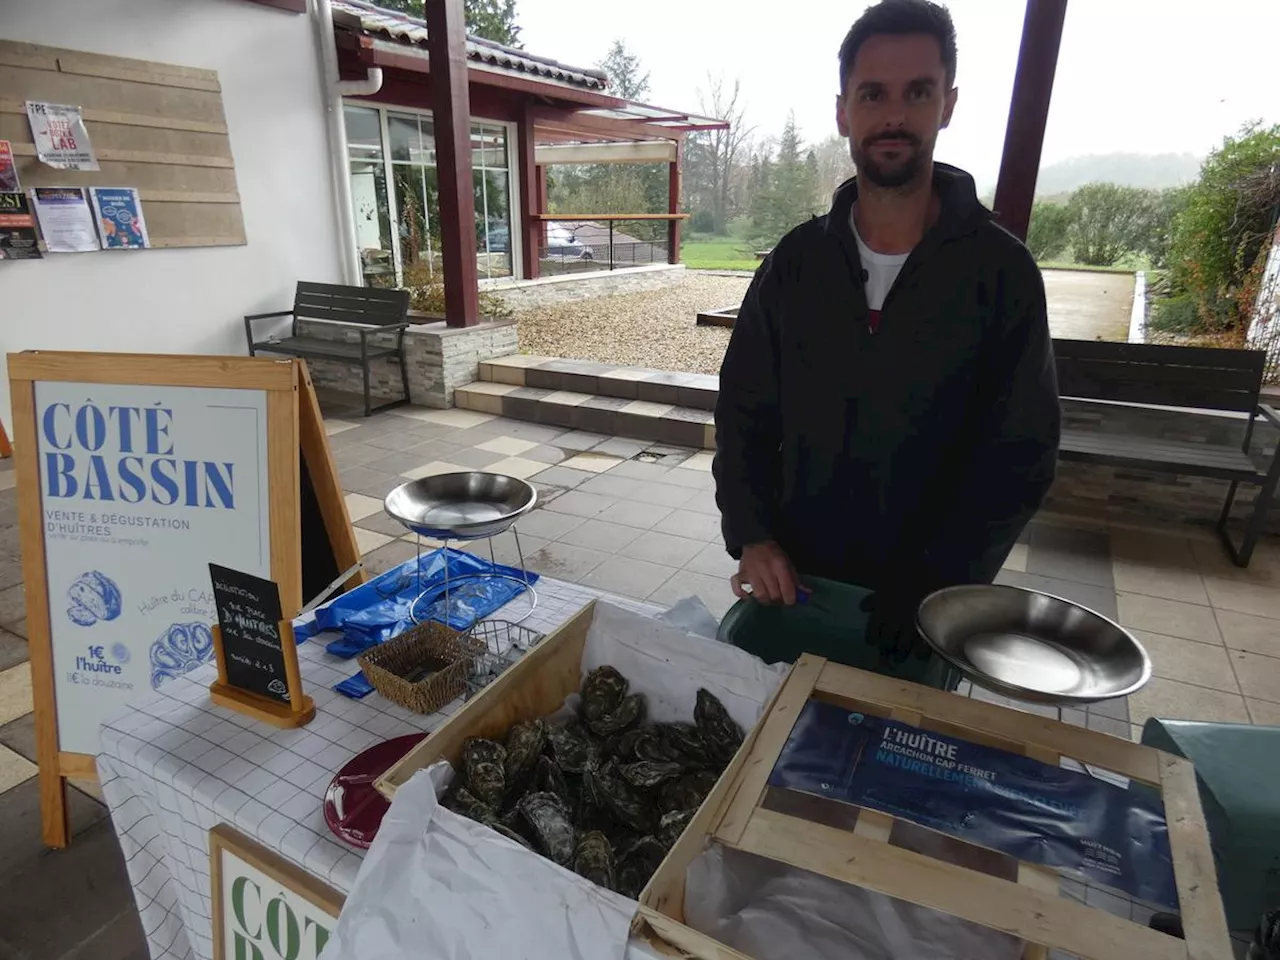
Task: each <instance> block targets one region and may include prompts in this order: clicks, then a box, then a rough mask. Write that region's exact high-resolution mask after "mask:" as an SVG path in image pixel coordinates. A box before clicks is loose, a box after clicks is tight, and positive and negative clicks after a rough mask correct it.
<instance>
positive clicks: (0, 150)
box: [0, 140, 22, 192]
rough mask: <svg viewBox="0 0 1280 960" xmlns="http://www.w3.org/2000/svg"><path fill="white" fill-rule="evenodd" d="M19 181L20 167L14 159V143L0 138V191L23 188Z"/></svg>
mask: <svg viewBox="0 0 1280 960" xmlns="http://www.w3.org/2000/svg"><path fill="white" fill-rule="evenodd" d="M21 189H22V184H21V183H19V182H18V167H17V164H15V163H14V161H13V144H11V143H10V142H9V141H8V140H0V191H4V192H10V191H14V190H21Z"/></svg>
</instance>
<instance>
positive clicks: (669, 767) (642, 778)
mask: <svg viewBox="0 0 1280 960" xmlns="http://www.w3.org/2000/svg"><path fill="white" fill-rule="evenodd" d="M618 772H619V773H620V774H621V775H622V779H623V780H625V781H627V783H629V784H631V785H632V786H633V787H639V788H640V789H642V790H648V789H649V788H651V787H656V786H657V785H658V784H660V783H662V782H663V781H665V780H670V779H671V778H672V777H678V776H680V774H682V773H684V767H682V766H681V765H680V764H678V763H670V762H667V763H664V762H662V761H660V760H639V761H637V762H636V763H624V764H622V765H621V766H619V767H618Z"/></svg>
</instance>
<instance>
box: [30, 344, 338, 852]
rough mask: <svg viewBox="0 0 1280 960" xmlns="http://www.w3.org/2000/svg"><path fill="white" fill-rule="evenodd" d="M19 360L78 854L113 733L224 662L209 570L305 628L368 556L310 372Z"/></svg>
mask: <svg viewBox="0 0 1280 960" xmlns="http://www.w3.org/2000/svg"><path fill="white" fill-rule="evenodd" d="M8 365H9V380H10V385H11V391H12V403H13V430H14V437H13V439H14V454H15V468H16V473H17V478H18V505H19V512H20V534H21V544H22V564H23V581H24V583H25V587H26V602H27V622H28V629H29V634H30V635H29V644H30V656H31V675H32V687H33V694H34V701H35V704H34V706H35V723H36V750H37V754H38V760H39V766H40V805H41V819H42V832H43V838H44V842H45V844H46V845H47V846H50V847H64V846H66V844H67V842H68V825H67V810H66V784H65V782H64V781H65V778H68V777H72V778H93V777H96V775H97V771H96V767H95V762H94V755H95V753H96V751H97V744H98V727H99V724H100V723H101V722H102V721H103V720H105V719H106V718H107V715H109V714H111V713H114V712H118V711H119V710H120V709H121V708H122V707H123V706H124V705H125V704H126V703H128V702H131V701H132V700H134V699H136V698H137V697H138V696H140V695H141V694H143V693H144V692H146V691H148V690H150V689H153V688H156V687H158V686H160V685H161V684H163V683H166V682H171V681H172V678H173V677H175V676H177V675H178V674H180V673H182V672H185V671H186V669H190V668H192V667H194V666H195V665H198V663H199V662H207V661H208V660H209V659H210V657H211V655H212V631H211V629H210V624H211V623H212V622H213V621H214V614H213V604H212V597H211V595H210V593H209V570H208V564H209V563H210V562H216V563H221V564H225V565H227V566H231V567H235V568H236V569H241V570H246V571H250V572H254V573H256V574H258V575H261V576H263V577H267V578H269V579H271V580H274V581H275V582H276V583H277V584H279V587H280V600H281V603H282V605H283V608H284V615H285V617H286V618H289V617H292V616H294V615H296V613H297V612H298V610H299V609H300V608H301V606H302V604H303V602H304V600H305V599H307V597H308V595H307V589H308V587H312V588H313V590H314V592H319V590H320V589H322V588H323V587H324V586H325V585H326V584H328V583H330V582H331V581H333V580H334V579H336V578H337V577H338V576H339V575H340V573H341V572H342V571H345V570H347V569H349V568H351V567H352V566H354V565H355V564H356V563H357V562H358V560H359V556H360V554H359V549H358V548H357V546H356V543H355V537H354V533H353V531H352V529H351V521H350V518H349V516H348V514H347V509H346V504H345V502H344V500H343V497H342V488H341V485H340V484H339V481H338V477H337V474H336V471H335V469H334V466H333V460H332V457H331V454H330V450H329V443H328V439H327V437H326V435H325V431H324V424H323V422H322V421H321V417H320V408H319V403H318V402H317V400H316V396H315V391H314V388H313V387H312V384H311V379H310V377H309V375H308V373H307V369H306V365H305V363H303V362H302V361H296V360H282V359H272V358H268V357H218V356H175V355H159V354H114V353H63V352H45V351H32V352H26V353H17V354H10V355H9V357H8ZM362 580H363V575H362V574H360V573H357V574H355V575H353V576H352V577H351V578H350V579H349V580H348V581H347V582H346V584H344V587H345V588H347V589H349V588H350V587H353V586H355V585H357V584H358V583H360V582H361V581H362ZM59 692H61V694H62V701H61V702H59Z"/></svg>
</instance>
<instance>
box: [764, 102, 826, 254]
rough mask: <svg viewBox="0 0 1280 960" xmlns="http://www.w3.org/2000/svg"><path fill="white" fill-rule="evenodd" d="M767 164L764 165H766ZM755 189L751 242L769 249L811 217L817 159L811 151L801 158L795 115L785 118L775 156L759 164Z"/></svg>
mask: <svg viewBox="0 0 1280 960" xmlns="http://www.w3.org/2000/svg"><path fill="white" fill-rule="evenodd" d="M766 164H767V165H766ZM758 182H759V188H758V189H757V191H756V193H755V196H754V197H753V198H752V201H751V240H752V242H753V243H755V244H757V245H759V246H762V247H764V246H772V245H773V244H775V243H777V242H778V240H780V239H781V238H782V235H783V234H784V233H786V232H787V231H788V230H790V229H791V228H792V227H794V226H796V225H797V224H799V223H802V222H803V221H804V220H805V219H807V218H808V217H811V216H813V214H814V213H815V211H816V210H817V209H818V208H819V207H820V206H825V205H826V204H825V202H823V203H821V204H820V203H819V201H818V160H817V157H816V155H815V154H814V153H813V151H811V150H810V151H807V152H806V153H805V154H804V155H803V156H802V155H801V143H800V133H799V131H798V130H797V129H796V118H795V114H790V115H788V117H787V124H786V126H785V127H783V129H782V137H781V139H780V140H779V141H778V156H777V158H776V160H774V161H773V162H772V163H769V162H768V159H767V157H766V158H765V161H764V163H762V164H761V170H760V173H759V181H758Z"/></svg>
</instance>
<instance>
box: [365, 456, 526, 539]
mask: <svg viewBox="0 0 1280 960" xmlns="http://www.w3.org/2000/svg"><path fill="white" fill-rule="evenodd" d="M537 502H538V492H537V491H536V490H534V489H533V486H532V485H531V484H528V483H526V482H525V481H523V480H517V479H516V478H515V477H507V476H503V475H502V474H498V473H483V472H481V471H479V470H473V471H470V472H467V473H442V474H439V475H437V476H434V477H423V478H422V479H421V480H410V481H409V482H408V483H402V484H401V485H400V486H398V487H396V488H395V489H394V490H392V491H391V492H390V493H389V494H387V499H386V500H385V501H384V502H383V509H384V510H386V512H387V516H389V517H391V518H392V519H394V520H399V521H400V522H401V523H402V524H404V525H405V527H406V528H408V529H409V530H410V531H411V532H413V533H417V534H421V535H422V536H424V537H435V538H436V539H439V540H478V539H480V538H482V537H492V536H496V535H497V534H499V533H502V532H503V531H504V530H506V529H507V528H508V527H510V526H511V525H512V524H513V523H515V522H516V521H517V520H518V519H520V517H522V516H524V514H526V513H528V512H529V511H530V510H532V509H533V505H534V504H535V503H537Z"/></svg>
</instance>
